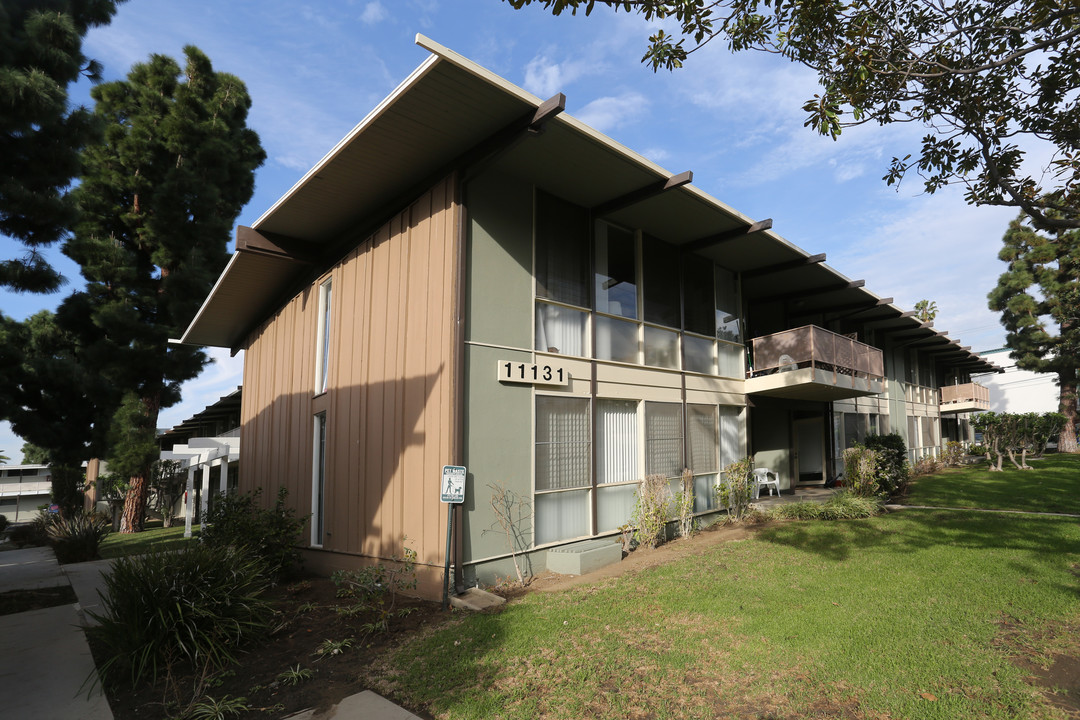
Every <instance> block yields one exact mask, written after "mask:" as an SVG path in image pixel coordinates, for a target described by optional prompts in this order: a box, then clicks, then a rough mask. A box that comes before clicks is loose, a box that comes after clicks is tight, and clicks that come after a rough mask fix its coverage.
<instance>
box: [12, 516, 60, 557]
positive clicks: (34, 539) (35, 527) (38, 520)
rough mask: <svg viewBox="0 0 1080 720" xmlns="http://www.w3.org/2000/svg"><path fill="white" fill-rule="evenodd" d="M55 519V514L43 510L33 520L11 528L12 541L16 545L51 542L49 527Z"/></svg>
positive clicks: (38, 544)
mask: <svg viewBox="0 0 1080 720" xmlns="http://www.w3.org/2000/svg"><path fill="white" fill-rule="evenodd" d="M52 521H53V515H52V514H51V513H49V512H48V511H47V510H41V511H39V512H38V514H37V516H36V517H34V519H33V520H31V521H30V522H28V523H26V524H24V525H17V526H15V527H13V528H12V529H11V535H9V537H10V538H11V542H12V543H14V544H15V547H19V548H22V547H26V546H27V545H35V546H42V545H48V544H49V535H48V532H47V531H48V528H49V525H50V524H51V523H52Z"/></svg>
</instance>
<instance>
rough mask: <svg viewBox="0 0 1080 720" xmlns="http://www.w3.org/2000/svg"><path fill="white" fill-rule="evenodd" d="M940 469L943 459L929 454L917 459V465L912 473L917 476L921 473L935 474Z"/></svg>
mask: <svg viewBox="0 0 1080 720" xmlns="http://www.w3.org/2000/svg"><path fill="white" fill-rule="evenodd" d="M940 471H941V460H939V459H938V458H936V457H931V456H929V455H927V456H926V457H924V458H919V459H918V460H916V461H915V467H913V468H912V469H911V474H912V475H913V476H915V477H919V476H920V475H933V474H934V473H936V472H940Z"/></svg>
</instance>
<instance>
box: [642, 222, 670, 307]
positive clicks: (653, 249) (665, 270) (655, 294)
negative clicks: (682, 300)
mask: <svg viewBox="0 0 1080 720" xmlns="http://www.w3.org/2000/svg"><path fill="white" fill-rule="evenodd" d="M641 254H642V261H641V276H642V277H641V280H642V286H643V287H642V301H643V304H644V307H645V322H651V323H656V324H657V325H666V326H668V327H673V328H677V327H679V253H678V251H677V250H676V249H675V248H674V247H672V246H671V245H668V244H667V243H665V242H663V241H661V240H657V239H656V238H654V237H650V236H649V235H646V236H645V237H644V238H643V239H642V248H641Z"/></svg>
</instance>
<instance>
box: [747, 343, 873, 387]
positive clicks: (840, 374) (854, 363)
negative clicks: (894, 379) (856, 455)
mask: <svg viewBox="0 0 1080 720" xmlns="http://www.w3.org/2000/svg"><path fill="white" fill-rule="evenodd" d="M751 352H752V356H751V357H752V368H753V369H752V370H751V371H750V372H749V373H748V375H747V380H746V392H747V394H756V395H768V396H771V397H779V398H787V399H789V400H815V401H824V402H831V401H833V400H843V399H845V398H853V397H865V396H868V395H877V394H879V393H881V392H882V390H883V389H884V378H885V363H884V360H883V359H882V355H881V351H880V350H878V349H877V348H875V347H872V346H870V345H867V344H865V343H861V342H858V341H857V340H852V339H851V338H849V337H845V336H843V335H837V334H836V333H834V332H830V331H829V330H826V329H824V328H819V327H817V326H815V325H807V326H805V327H801V328H796V329H795V330H785V331H784V332H779V333H775V334H773V335H765V336H763V337H758V338H754V339H753V340H752V341H751Z"/></svg>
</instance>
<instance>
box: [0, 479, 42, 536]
mask: <svg viewBox="0 0 1080 720" xmlns="http://www.w3.org/2000/svg"><path fill="white" fill-rule="evenodd" d="M50 502H52V471H51V470H50V469H49V466H48V465H0V515H3V516H4V517H6V518H7V519H8V522H10V523H21V522H29V521H30V520H33V519H34V518H35V517H37V514H38V511H39V510H40V509H41V507H42V506H43V505H48V504H49V503H50Z"/></svg>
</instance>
